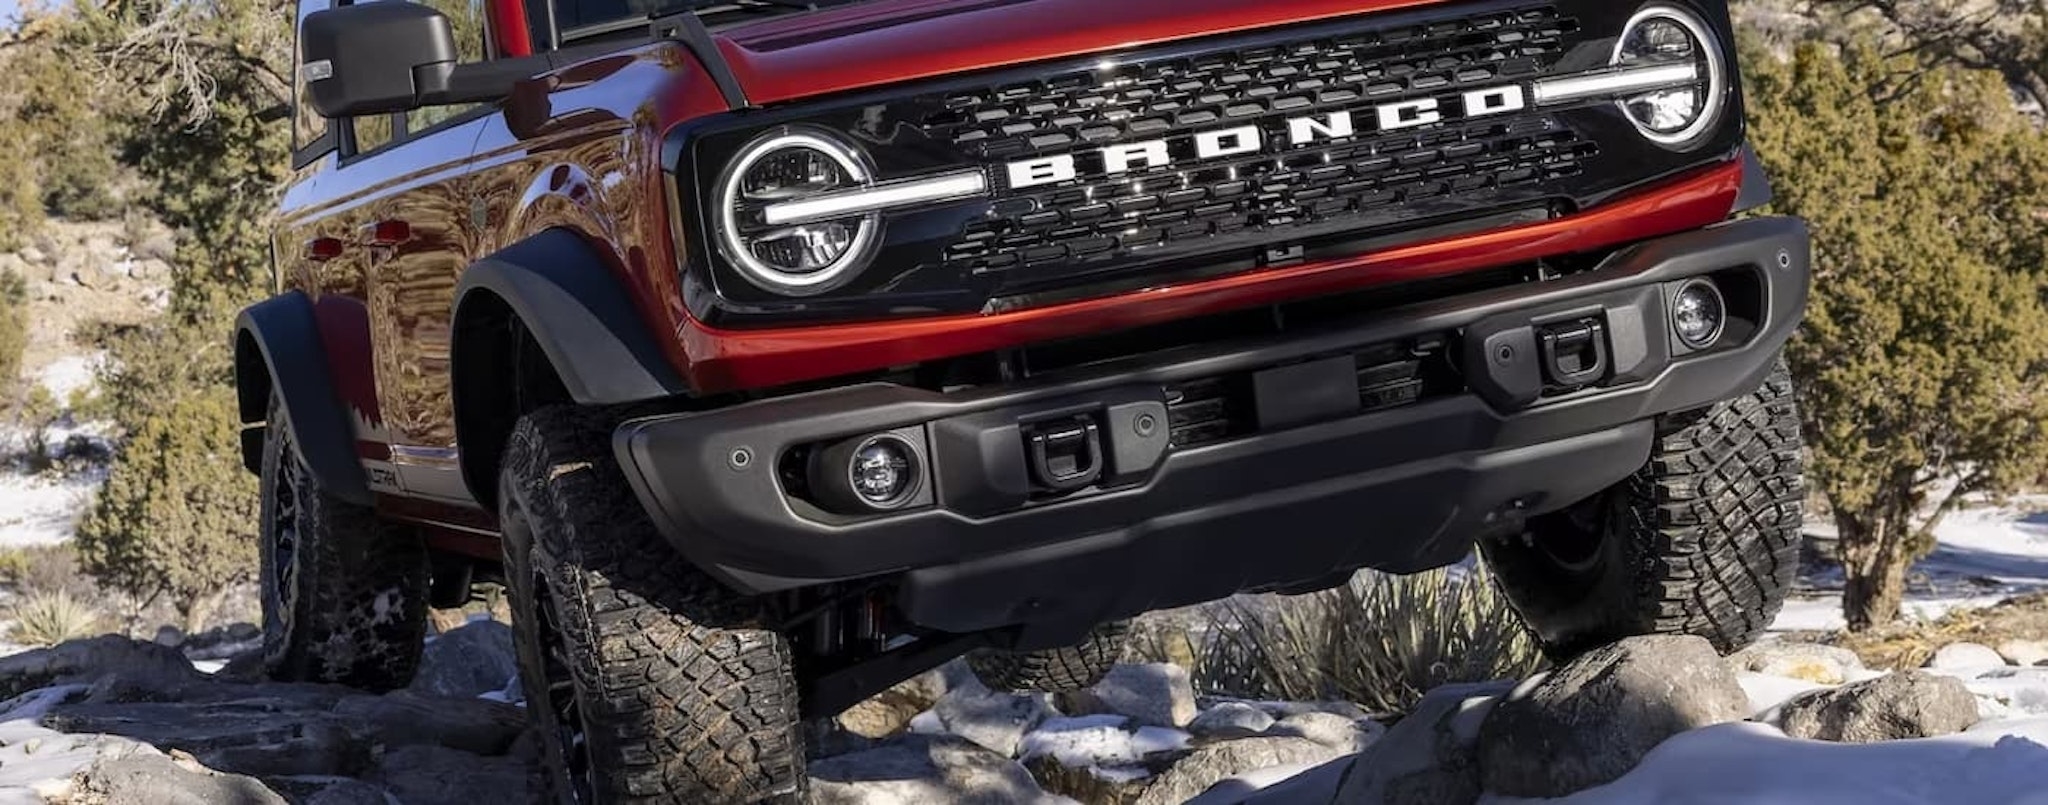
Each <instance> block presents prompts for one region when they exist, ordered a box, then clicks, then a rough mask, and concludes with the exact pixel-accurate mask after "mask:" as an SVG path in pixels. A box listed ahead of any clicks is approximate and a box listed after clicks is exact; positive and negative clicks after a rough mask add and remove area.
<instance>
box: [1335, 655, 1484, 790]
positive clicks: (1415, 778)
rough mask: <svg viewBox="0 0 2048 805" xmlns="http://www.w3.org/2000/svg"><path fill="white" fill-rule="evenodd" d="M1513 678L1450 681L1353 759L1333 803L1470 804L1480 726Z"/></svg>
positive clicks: (1476, 775) (1476, 783)
mask: <svg viewBox="0 0 2048 805" xmlns="http://www.w3.org/2000/svg"><path fill="white" fill-rule="evenodd" d="M1513 689H1514V684H1513V683H1511V682H1488V683H1482V684H1474V685H1446V686H1443V687H1440V688H1437V689H1436V690H1432V691H1430V692H1429V693H1428V695H1425V696H1423V697H1422V701H1421V702H1419V703H1417V704H1416V705H1415V709H1414V711H1413V712H1411V713H1409V714H1408V715H1407V717H1405V718H1402V719H1401V721H1400V723H1397V724H1395V725H1394V728H1393V729H1391V730H1388V731H1387V734H1386V735H1385V736H1384V737H1382V738H1380V739H1379V740H1378V741H1376V742H1374V743H1373V745H1372V746H1371V747H1370V748H1368V749H1367V750H1366V751H1365V752H1364V753H1362V754H1359V755H1358V756H1357V757H1355V758H1354V759H1353V760H1352V761H1351V767H1350V768H1349V769H1348V770H1347V771H1346V772H1345V774H1344V778H1343V783H1342V785H1341V786H1340V787H1339V788H1338V789H1337V796H1336V797H1335V799H1334V800H1332V802H1333V803H1334V805H1409V804H1410V803H1413V805H1471V803H1473V802H1476V801H1478V799H1479V758H1478V754H1477V750H1476V747H1475V746H1474V743H1475V742H1476V741H1477V740H1478V737H1479V731H1480V725H1481V723H1482V722H1484V721H1485V719H1486V716H1487V714H1488V713H1490V712H1492V710H1493V707H1494V705H1495V703H1496V702H1497V701H1499V699H1500V697H1502V696H1505V695H1507V693H1508V692H1509V691H1511V690H1513Z"/></svg>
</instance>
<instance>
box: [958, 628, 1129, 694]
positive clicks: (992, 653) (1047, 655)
mask: <svg viewBox="0 0 2048 805" xmlns="http://www.w3.org/2000/svg"><path fill="white" fill-rule="evenodd" d="M1130 630H1131V622H1130V621H1110V622H1109V623H1105V624H1102V625H1101V626H1097V627H1095V628H1094V629H1093V630H1092V631H1090V632H1089V633H1088V636H1087V637H1086V638H1084V639H1082V640H1081V642H1079V643H1075V644H1074V645H1071V646H1061V647H1059V648H1049V649H1041V650H1038V651H1005V650H1002V649H976V650H974V651H971V652H968V654H967V667H969V668H972V669H974V676H975V678H977V679H980V680H981V684H983V685H987V686H988V687H989V689H991V690H1017V691H1043V692H1046V693H1063V692H1066V691H1070V690H1080V689H1082V688H1086V687H1089V686H1092V685H1094V684H1095V683H1097V682H1101V681H1102V677H1103V675H1104V674H1107V673H1109V669H1110V668H1112V667H1114V666H1115V665H1116V661H1117V658H1118V657H1120V656H1122V655H1123V652H1124V636H1125V635H1126V634H1128V633H1129V632H1130Z"/></svg>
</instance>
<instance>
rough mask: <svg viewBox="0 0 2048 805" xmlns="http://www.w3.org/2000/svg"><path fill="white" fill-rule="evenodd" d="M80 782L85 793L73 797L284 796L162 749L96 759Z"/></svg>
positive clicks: (169, 802)
mask: <svg viewBox="0 0 2048 805" xmlns="http://www.w3.org/2000/svg"><path fill="white" fill-rule="evenodd" d="M78 788H79V790H80V792H81V793H82V794H83V796H80V797H76V798H75V799H79V800H85V801H94V802H106V803H110V805H111V804H112V803H131V802H133V803H140V802H147V803H152V805H214V803H222V802H232V803H235V805H285V799H284V797H280V796H278V795H277V794H276V793H275V792H273V791H271V790H270V789H269V788H266V787H264V785H263V784H262V783H259V782H257V781H255V780H254V779H251V778H248V777H241V776H238V775H229V774H221V773H219V772H213V771H208V770H206V769H204V768H195V767H194V765H192V764H187V763H179V762H177V761H174V760H172V759H171V758H168V757H165V756H163V755H144V754H137V755H130V756H126V757H117V758H109V759H102V760H99V761H97V762H95V763H93V765H92V767H91V768H88V769H86V770H85V772H84V773H83V774H82V775H80V779H79V783H78ZM95 798H97V799H95Z"/></svg>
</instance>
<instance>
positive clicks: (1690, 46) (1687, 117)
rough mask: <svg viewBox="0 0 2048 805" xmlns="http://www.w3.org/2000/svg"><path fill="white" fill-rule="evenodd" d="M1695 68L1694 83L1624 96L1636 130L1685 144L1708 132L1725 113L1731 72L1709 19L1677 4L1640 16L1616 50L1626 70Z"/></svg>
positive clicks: (1659, 139)
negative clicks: (1725, 62) (1723, 99)
mask: <svg viewBox="0 0 2048 805" xmlns="http://www.w3.org/2000/svg"><path fill="white" fill-rule="evenodd" d="M1687 64H1690V65H1693V66H1694V67H1695V68H1696V69H1695V72H1694V81H1692V83H1689V84H1681V85H1676V86H1669V87H1663V88H1660V89H1658V90H1655V91H1653V92H1645V93H1642V94H1640V95H1633V96H1629V97H1626V98H1623V99H1622V101H1621V108H1622V111H1623V112H1624V113H1626V114H1627V115H1628V119H1629V121H1630V122H1632V123H1634V124H1635V125H1636V129H1637V130H1638V131H1640V132H1642V134H1643V136H1644V137H1647V138H1649V139H1651V140H1653V141H1655V142H1659V143H1663V144H1665V145H1681V144H1684V143H1688V142H1691V141H1692V140H1693V139H1695V138H1697V137H1699V136H1700V135H1701V134H1703V133H1705V132H1706V131H1707V129H1708V128H1709V127H1711V126H1712V125H1713V124H1714V122H1715V120H1716V118H1717V117H1719V115H1720V112H1721V105H1722V98H1723V96H1725V95H1726V94H1727V87H1728V83H1727V69H1726V67H1725V64H1724V62H1723V60H1722V57H1721V47H1720V43H1719V42H1718V41H1716V40H1715V39H1714V34H1713V31H1712V29H1710V28H1708V27H1707V24H1706V22H1705V21H1704V20H1701V19H1700V18H1699V17H1697V16H1695V15H1693V14H1692V13H1691V12H1688V11H1685V10H1683V9H1680V8H1677V7H1675V6H1666V5H1653V6H1650V7H1648V8H1645V9H1643V10H1642V11H1639V12H1636V15H1635V17H1634V18H1632V19H1630V20H1629V22H1628V26H1627V27H1626V28H1624V29H1623V30H1622V34H1621V41H1620V42H1619V43H1618V44H1616V45H1615V48H1614V66H1615V67H1617V68H1621V69H1631V68H1656V67H1669V66H1673V65H1687Z"/></svg>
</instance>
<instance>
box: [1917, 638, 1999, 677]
mask: <svg viewBox="0 0 2048 805" xmlns="http://www.w3.org/2000/svg"><path fill="white" fill-rule="evenodd" d="M2005 664H2006V663H2005V658H2004V657H2002V656H2000V655H1999V653H1998V651H1997V650H1995V649H1993V648H1991V647H1990V646H1987V645H1984V644H1982V643H1950V644H1948V645H1946V646H1942V647H1941V649H1940V650H1938V651H1936V652H1934V656H1933V657H1931V658H1929V659H1928V660H1927V667H1929V668H1932V669H1935V670H1937V671H1980V670H1983V669H1986V668H1998V667H2002V666H2004V665H2005Z"/></svg>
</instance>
